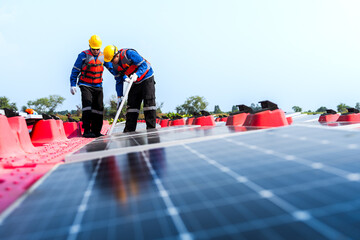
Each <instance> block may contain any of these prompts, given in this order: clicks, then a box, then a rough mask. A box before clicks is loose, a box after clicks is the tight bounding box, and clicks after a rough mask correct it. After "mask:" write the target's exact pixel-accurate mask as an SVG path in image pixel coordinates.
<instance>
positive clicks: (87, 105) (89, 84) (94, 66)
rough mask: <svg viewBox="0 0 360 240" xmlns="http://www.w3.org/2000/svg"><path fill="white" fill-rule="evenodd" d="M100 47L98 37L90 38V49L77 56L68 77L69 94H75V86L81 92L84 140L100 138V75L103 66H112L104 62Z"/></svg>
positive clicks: (101, 95) (101, 108)
mask: <svg viewBox="0 0 360 240" xmlns="http://www.w3.org/2000/svg"><path fill="white" fill-rule="evenodd" d="M101 45H102V41H101V39H100V37H99V36H98V35H93V36H91V38H90V39H89V47H90V49H88V50H85V51H82V52H81V53H80V54H79V55H78V57H77V59H76V61H75V64H74V67H73V69H72V72H71V75H70V92H71V94H72V95H74V94H75V93H76V84H77V85H78V86H79V88H80V90H81V102H82V122H83V125H82V126H83V129H84V134H83V137H86V138H92V137H99V136H102V134H101V133H100V131H101V128H102V124H103V111H104V103H103V88H102V81H103V78H102V75H103V71H104V66H105V67H106V68H108V69H111V68H112V65H111V63H108V62H105V61H104V55H103V53H102V52H101V51H100V48H101ZM110 71H111V70H110Z"/></svg>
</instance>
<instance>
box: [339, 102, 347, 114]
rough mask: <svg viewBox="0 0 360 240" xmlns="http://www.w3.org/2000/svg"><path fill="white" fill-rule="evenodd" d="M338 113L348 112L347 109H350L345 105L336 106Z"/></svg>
mask: <svg viewBox="0 0 360 240" xmlns="http://www.w3.org/2000/svg"><path fill="white" fill-rule="evenodd" d="M336 108H337V110H338V112H346V111H347V110H346V108H349V106H348V105H346V104H345V103H340V104H339V105H337V106H336Z"/></svg>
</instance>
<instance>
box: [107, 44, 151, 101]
mask: <svg viewBox="0 0 360 240" xmlns="http://www.w3.org/2000/svg"><path fill="white" fill-rule="evenodd" d="M119 52H120V51H119ZM126 57H127V58H128V59H130V60H131V61H132V64H134V65H138V64H139V63H141V62H142V63H141V64H140V65H139V67H138V69H137V71H136V72H135V73H136V75H138V77H140V76H141V75H143V74H144V73H145V71H146V70H147V69H148V67H150V69H149V71H148V72H147V73H146V75H145V77H144V78H143V79H142V80H141V81H140V82H142V81H144V80H146V79H148V78H150V77H152V76H153V75H154V70H153V68H152V67H151V65H150V64H148V63H147V62H146V61H144V60H145V59H144V58H143V57H142V56H141V55H140V54H139V53H138V52H137V51H135V50H133V49H128V50H127V51H126ZM112 70H113V72H112V73H113V75H115V80H116V92H117V95H118V97H121V96H122V95H123V88H124V80H125V78H127V77H130V76H126V75H124V74H122V73H120V72H118V71H117V70H116V69H112ZM140 82H136V83H135V84H137V83H140Z"/></svg>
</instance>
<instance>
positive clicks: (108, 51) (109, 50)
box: [104, 45, 118, 62]
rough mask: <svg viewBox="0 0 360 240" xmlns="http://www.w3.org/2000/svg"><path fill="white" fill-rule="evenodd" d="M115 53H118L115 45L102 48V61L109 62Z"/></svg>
mask: <svg viewBox="0 0 360 240" xmlns="http://www.w3.org/2000/svg"><path fill="white" fill-rule="evenodd" d="M117 52H118V48H117V47H116V46H115V45H108V46H106V47H105V48H104V61H105V62H110V61H111V60H112V59H113V57H114V55H115V54H116V53H117Z"/></svg>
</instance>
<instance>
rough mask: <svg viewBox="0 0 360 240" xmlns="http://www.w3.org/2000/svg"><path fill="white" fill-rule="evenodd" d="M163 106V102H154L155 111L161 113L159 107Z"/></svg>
mask: <svg viewBox="0 0 360 240" xmlns="http://www.w3.org/2000/svg"><path fill="white" fill-rule="evenodd" d="M163 106H164V102H161V103H158V102H157V103H156V113H162V111H161V108H162V107H163Z"/></svg>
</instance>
